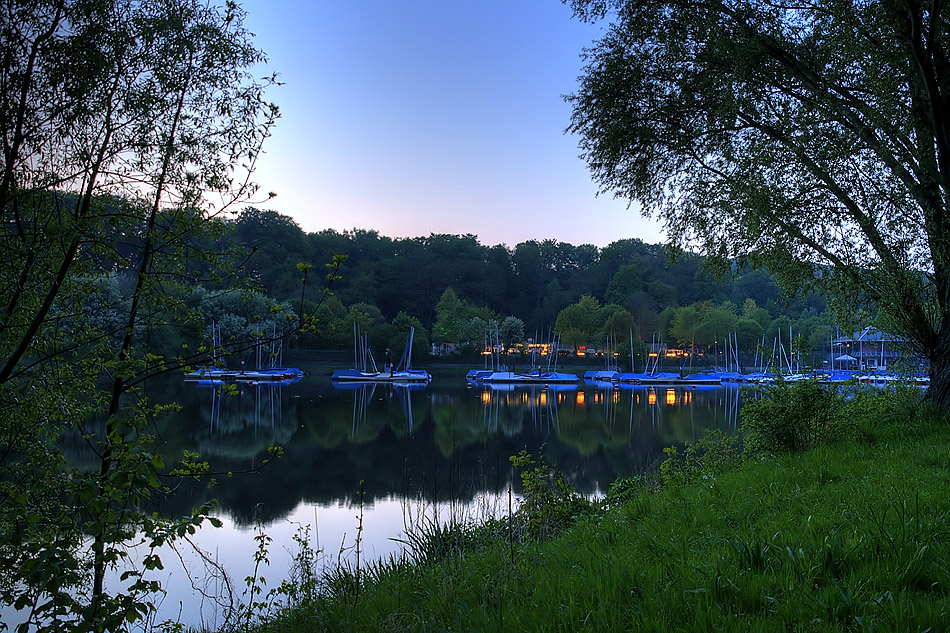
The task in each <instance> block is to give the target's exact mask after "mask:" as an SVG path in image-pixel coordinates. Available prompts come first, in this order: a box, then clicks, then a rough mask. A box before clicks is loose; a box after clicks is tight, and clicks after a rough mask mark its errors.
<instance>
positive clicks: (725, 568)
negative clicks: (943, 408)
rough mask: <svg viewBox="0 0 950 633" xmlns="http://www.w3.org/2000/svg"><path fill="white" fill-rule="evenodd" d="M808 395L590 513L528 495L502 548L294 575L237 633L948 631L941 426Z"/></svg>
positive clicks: (867, 397) (922, 409)
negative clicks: (286, 596) (275, 607)
mask: <svg viewBox="0 0 950 633" xmlns="http://www.w3.org/2000/svg"><path fill="white" fill-rule="evenodd" d="M814 389H817V387H805V388H797V387H786V386H783V387H782V388H781V390H779V391H777V392H776V393H775V394H772V395H771V396H769V397H767V398H766V399H765V400H764V401H762V403H761V404H759V405H756V406H757V407H758V409H755V408H753V409H751V410H750V411H748V412H745V411H744V419H745V422H744V426H743V435H744V440H743V442H742V446H741V454H740V453H739V452H737V448H739V447H737V445H736V442H735V441H734V440H733V439H732V438H722V437H718V438H711V439H710V441H709V442H708V443H703V442H700V443H698V445H697V446H693V447H688V448H687V450H686V451H685V454H681V455H674V456H673V457H672V458H671V460H670V461H668V462H667V463H666V464H665V465H664V468H663V469H662V472H661V473H660V474H659V475H657V476H656V477H652V478H651V477H645V478H642V479H638V480H632V481H626V482H620V483H619V484H618V485H617V486H616V488H615V489H614V490H613V493H612V494H611V495H608V500H607V502H606V503H600V504H594V505H592V506H591V505H589V504H585V503H581V504H577V503H576V501H577V500H576V499H574V498H573V497H571V496H570V493H569V491H567V492H566V491H564V490H563V489H559V488H558V479H557V477H554V478H553V479H552V478H550V477H544V478H536V479H535V480H534V481H531V480H530V479H529V480H526V486H527V487H528V488H529V489H531V486H535V488H534V490H535V492H537V493H538V495H537V497H536V498H535V499H534V500H535V501H537V503H536V504H535V507H534V508H533V509H531V510H524V509H523V513H524V512H528V513H529V514H530V513H533V514H531V516H523V515H522V516H519V517H518V522H517V523H518V525H519V528H518V533H517V535H515V531H514V528H513V525H514V523H515V522H514V521H512V522H509V521H507V520H505V519H502V520H499V521H497V522H493V523H492V524H490V525H488V526H482V527H478V526H450V527H433V526H430V527H429V528H428V531H427V533H426V534H425V536H426V537H427V539H428V540H427V541H426V543H427V544H426V545H425V546H423V545H420V546H419V547H418V548H417V550H416V556H415V561H414V562H409V561H406V562H392V563H389V564H380V565H376V566H373V567H371V568H370V569H367V570H362V571H360V572H359V573H357V572H356V571H355V570H349V571H347V570H337V572H336V573H334V574H331V575H330V576H326V577H319V578H317V577H313V576H308V575H307V574H304V575H303V577H302V579H301V581H300V582H301V584H299V585H298V586H297V587H296V588H295V591H294V592H293V593H292V600H291V601H292V603H293V604H292V606H291V607H289V608H287V609H285V610H282V611H280V612H279V613H275V614H270V615H268V616H267V618H266V620H265V621H263V622H259V623H258V624H257V625H256V626H254V627H251V628H254V629H255V630H258V631H261V632H291V631H334V632H337V631H354V632H355V631H360V632H367V631H386V632H394V631H717V632H722V631H737V632H738V631H742V632H746V631H943V630H947V627H950V595H948V589H950V523H948V517H950V494H948V491H950V450H948V448H950V426H948V425H947V423H946V421H945V419H943V418H942V417H941V416H938V415H937V414H936V413H934V412H933V411H930V410H929V409H928V408H927V407H926V406H925V405H922V404H921V403H920V402H919V394H917V393H916V392H913V391H911V390H906V391H903V390H901V391H899V392H898V393H887V394H880V393H877V394H861V395H858V396H856V397H852V396H848V397H844V396H842V395H840V394H831V395H829V396H826V395H821V394H819V392H816V391H814ZM821 393H828V392H827V391H825V392H821ZM816 394H818V395H816ZM746 413H747V415H746ZM526 472H529V473H531V472H534V473H535V474H537V473H539V472H540V471H531V470H529V469H526ZM542 480H543V481H542ZM552 482H553V483H552ZM561 483H563V482H561ZM542 487H544V490H542V489H541V488H542ZM552 518H553V519H554V523H550V522H549V523H546V524H545V525H546V526H547V527H548V528H551V529H548V530H547V531H545V530H538V529H535V530H533V531H532V530H530V529H527V528H529V527H531V525H532V520H534V522H535V523H534V527H535V528H537V527H538V524H539V522H540V523H544V521H547V520H549V519H552ZM557 528H560V529H557ZM439 544H441V545H439ZM437 545H439V546H438V547H436V546H437Z"/></svg>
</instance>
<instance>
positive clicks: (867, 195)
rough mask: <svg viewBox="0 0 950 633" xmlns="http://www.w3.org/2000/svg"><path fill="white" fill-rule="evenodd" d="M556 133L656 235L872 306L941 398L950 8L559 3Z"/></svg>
mask: <svg viewBox="0 0 950 633" xmlns="http://www.w3.org/2000/svg"><path fill="white" fill-rule="evenodd" d="M571 4H572V6H573V8H574V11H575V14H576V15H577V16H578V17H580V18H581V19H583V20H589V21H595V20H600V19H603V18H604V17H606V15H607V13H608V11H609V12H610V13H611V19H612V23H611V25H610V26H609V28H608V30H607V31H606V34H605V35H604V37H603V38H602V39H600V40H599V41H598V42H596V43H595V44H594V46H593V47H592V48H591V49H589V51H588V52H587V53H586V67H585V70H584V76H583V77H582V78H581V83H580V87H579V89H578V91H577V92H576V93H575V94H573V95H571V96H570V97H569V101H570V102H571V104H572V106H573V117H572V123H571V126H570V131H571V132H574V133H577V134H578V135H579V136H580V137H581V142H580V143H581V148H582V151H583V154H584V157H585V159H586V161H587V163H588V165H589V167H590V169H591V170H592V172H593V176H594V178H595V180H596V181H597V182H598V183H599V185H600V188H601V189H602V191H604V192H612V193H614V194H616V195H618V196H622V197H624V198H627V199H630V200H637V201H641V202H642V203H643V205H644V210H645V212H646V213H648V214H653V213H655V214H657V215H658V216H659V217H660V218H662V219H663V220H664V222H665V224H666V228H667V234H668V236H669V238H670V240H671V241H672V242H673V243H675V244H677V245H680V246H690V247H693V248H695V249H698V250H699V251H701V252H702V253H704V254H706V255H710V256H715V257H717V258H719V259H720V260H727V259H735V258H740V259H741V258H751V259H752V260H754V261H760V262H764V263H767V264H768V265H769V267H770V268H771V269H772V271H774V272H775V274H776V275H777V277H778V278H779V281H780V282H781V283H782V284H783V285H785V286H786V287H789V288H793V289H798V290H803V289H812V288H814V289H818V290H820V291H822V292H823V293H824V294H825V296H827V297H828V298H829V299H831V300H833V303H834V304H833V307H835V308H836V309H837V310H839V311H840V310H841V309H842V307H843V306H845V305H848V304H852V303H855V302H858V303H873V304H875V305H876V307H877V309H878V310H879V311H880V312H881V314H882V316H883V317H884V319H885V321H886V322H887V323H888V326H889V328H890V329H893V330H894V331H895V333H898V334H902V335H904V336H906V337H907V338H908V339H909V340H910V341H911V342H912V343H913V345H914V346H915V347H916V349H917V350H918V351H919V352H920V353H921V354H922V355H923V356H924V357H926V358H927V359H928V360H929V361H930V377H931V383H930V390H929V394H930V397H931V398H932V399H933V400H934V402H935V403H936V404H937V405H938V406H939V407H940V408H941V409H942V410H947V409H950V81H948V80H947V77H950V58H948V56H947V50H948V38H950V30H948V24H950V5H947V4H944V3H918V2H911V1H909V0H907V1H898V2H870V3H862V2H853V1H852V2H838V1H833V0H815V1H814V2H807V3H797V4H794V5H783V4H772V3H760V2H754V1H751V0H726V1H725V2H716V3H712V2H700V1H695V0H673V1H669V2H663V1H652V0H638V1H634V0H606V1H604V2H587V1H584V0H573V1H572V3H571Z"/></svg>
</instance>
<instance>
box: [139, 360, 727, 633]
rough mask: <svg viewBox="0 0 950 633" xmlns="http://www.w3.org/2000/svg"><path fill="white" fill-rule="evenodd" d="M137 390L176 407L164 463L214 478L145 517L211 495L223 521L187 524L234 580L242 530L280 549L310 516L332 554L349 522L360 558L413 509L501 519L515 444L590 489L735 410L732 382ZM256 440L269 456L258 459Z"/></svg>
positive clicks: (396, 533) (239, 572)
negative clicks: (358, 533)
mask: <svg viewBox="0 0 950 633" xmlns="http://www.w3.org/2000/svg"><path fill="white" fill-rule="evenodd" d="M152 388H154V389H157V391H156V392H153V393H152V394H151V396H152V398H153V400H155V401H157V402H158V401H161V402H171V401H177V402H179V403H180V404H181V405H182V408H181V410H180V411H179V412H178V413H177V414H175V415H174V416H170V417H168V418H166V419H164V420H162V421H161V422H159V423H158V425H157V427H156V433H157V435H158V437H160V438H161V440H162V442H163V447H162V452H163V456H164V457H165V461H166V463H173V462H174V461H175V460H176V459H177V458H178V457H180V456H181V454H182V451H183V450H190V451H195V450H197V451H198V452H199V453H200V454H201V455H202V457H203V458H204V459H206V460H207V461H208V462H209V466H210V468H211V470H212V471H213V472H215V473H219V474H218V476H217V480H218V481H217V485H216V486H215V487H214V488H213V489H212V490H211V491H209V490H208V489H207V487H206V486H205V484H204V483H203V482H187V483H186V484H184V485H182V486H181V487H180V488H179V490H178V491H177V493H176V494H175V495H174V496H170V497H169V498H167V499H166V500H164V501H163V503H162V507H161V508H160V510H161V511H162V512H165V513H167V514H170V515H180V514H182V513H186V512H188V510H190V508H191V507H193V506H194V505H197V504H198V503H201V502H203V501H205V500H206V499H207V498H208V497H209V496H211V495H213V496H214V497H216V498H217V499H218V501H219V504H220V505H219V508H220V513H221V516H222V517H223V518H224V522H225V525H226V527H225V528H223V529H221V530H211V531H208V530H202V531H201V534H200V542H199V544H200V545H201V547H203V548H204V549H205V550H206V551H208V552H212V553H213V554H214V558H215V559H216V560H217V559H218V556H220V557H221V562H222V563H223V564H224V566H225V567H226V568H227V569H229V570H230V571H231V572H232V575H233V577H235V578H242V577H244V575H246V573H247V572H248V571H249V570H247V569H246V566H247V564H248V563H249V562H250V561H251V560H252V554H251V552H253V546H254V542H253V534H254V531H253V529H252V528H253V526H255V525H257V524H262V525H263V526H264V529H265V530H267V531H268V533H270V534H271V535H272V536H274V537H275V543H279V544H280V545H279V546H275V551H276V550H277V549H281V548H287V547H289V546H290V536H288V535H287V533H292V530H291V529H290V526H291V524H290V522H291V521H293V522H299V523H307V524H311V525H312V526H313V527H314V535H315V539H316V545H317V546H319V547H320V548H323V547H326V551H328V552H335V551H337V550H338V549H339V547H340V544H341V543H342V542H345V541H346V540H347V539H350V540H352V538H353V534H354V531H355V526H356V524H357V520H356V518H355V517H356V516H357V515H360V516H361V517H362V519H361V522H362V524H363V525H365V526H366V528H367V529H366V532H365V533H364V534H363V545H364V547H365V548H366V550H365V551H366V552H376V553H378V554H379V555H380V556H385V555H388V553H390V552H392V551H394V550H395V549H397V548H398V545H397V544H396V543H395V541H393V540H392V539H396V538H401V537H403V533H404V530H405V527H406V522H407V520H408V521H411V520H412V517H413V516H414V517H417V518H418V517H419V516H429V517H430V518H431V517H432V516H435V515H438V513H442V515H441V516H442V517H445V516H448V515H449V514H453V513H462V514H463V515H465V516H476V515H478V513H479V511H481V510H483V509H484V508H490V510H489V512H496V513H500V512H506V511H507V493H508V489H509V486H511V488H512V489H513V491H514V493H515V494H517V493H518V491H519V488H520V479H519V477H518V475H517V473H515V472H513V471H512V467H511V465H510V462H509V459H508V458H509V457H510V456H511V455H514V454H516V453H518V452H519V451H520V450H528V451H530V452H532V453H534V454H538V453H543V454H544V457H545V460H546V461H547V462H548V463H550V464H552V465H555V466H556V467H558V468H559V469H560V470H561V471H562V472H564V473H565V474H566V475H567V476H568V477H569V478H570V480H571V481H572V483H573V485H574V486H575V488H576V489H577V490H579V491H580V492H583V493H587V494H596V493H598V492H599V491H603V490H605V489H606V487H607V486H608V485H609V483H610V482H611V481H613V480H615V479H617V478H619V477H625V476H630V475H634V474H640V473H642V472H644V471H646V470H649V469H652V468H656V467H657V465H658V464H659V462H660V461H662V459H664V458H665V455H664V454H663V449H664V448H665V447H667V446H671V445H682V444H683V443H684V442H686V441H689V440H694V439H696V438H698V437H699V436H700V435H701V434H702V432H703V431H704V429H706V428H718V429H722V430H724V431H726V432H731V431H732V430H733V429H734V428H735V426H736V424H737V416H738V410H739V405H740V398H739V391H738V390H737V389H736V388H735V387H725V386H724V387H714V388H705V387H696V388H690V387H658V386H651V387H638V386H633V385H622V386H619V387H617V386H614V385H612V384H609V383H596V382H592V383H586V384H581V385H570V386H558V387H555V388H551V387H548V388H543V387H539V386H534V387H530V386H520V387H518V386H514V385H507V386H500V385H495V386H486V387H477V386H470V385H467V384H466V383H465V381H464V379H463V378H462V377H461V376H459V377H457V378H441V379H440V378H437V379H436V380H434V381H433V382H431V383H429V385H427V386H422V387H421V388H406V387H405V386H402V385H389V384H376V385H374V384H363V385H351V386H349V387H344V388H340V387H337V388H334V386H333V385H331V383H330V381H329V379H328V377H326V376H322V377H321V376H308V377H306V378H304V380H302V381H300V382H298V383H296V384H292V385H289V386H273V385H266V384H260V385H251V384H245V385H238V386H237V388H236V390H234V391H233V393H232V392H230V391H229V390H227V389H222V388H220V386H218V387H217V388H215V387H214V386H195V385H191V384H188V385H184V387H183V385H182V384H181V383H180V382H177V381H175V382H169V383H167V384H165V385H155V386H154V387H152ZM271 446H280V447H282V450H283V456H282V457H280V458H279V459H277V460H273V461H271V462H269V463H266V465H265V462H267V460H269V458H270V457H271V453H270V452H269V450H268V448H269V447H271ZM361 489H362V491H363V494H362V496H361V495H360V490H361ZM361 500H362V502H363V506H362V507H361V506H360V501H361ZM407 516H409V519H407V518H406V517H407ZM282 535H283V536H282ZM285 571H286V569H285V568H284V567H283V566H281V567H280V568H279V569H278V568H275V569H274V571H273V572H271V573H270V574H269V576H270V575H274V574H282V573H284V572H285ZM177 599H180V600H182V601H183V602H184V603H185V610H184V613H185V614H186V615H184V616H183V617H184V619H185V621H186V622H187V623H189V624H192V625H196V624H198V623H199V622H198V621H197V620H196V618H197V617H198V616H193V615H187V614H188V613H189V610H190V609H191V610H194V605H191V604H188V603H189V601H191V602H195V601H196V600H198V599H197V598H195V597H194V596H193V595H190V596H189V595H186V594H183V595H182V597H181V598H177ZM169 600H172V598H169ZM173 603H174V604H177V602H175V601H174V600H173ZM170 604H171V603H170ZM196 604H197V603H196Z"/></svg>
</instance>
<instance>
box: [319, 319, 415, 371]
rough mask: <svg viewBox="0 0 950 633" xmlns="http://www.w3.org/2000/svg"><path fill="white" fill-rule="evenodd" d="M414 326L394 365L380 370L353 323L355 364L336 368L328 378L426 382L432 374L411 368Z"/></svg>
mask: <svg viewBox="0 0 950 633" xmlns="http://www.w3.org/2000/svg"><path fill="white" fill-rule="evenodd" d="M414 335H415V328H410V330H409V340H408V341H407V342H406V349H405V350H404V351H403V353H402V358H401V359H400V360H399V363H398V364H397V365H396V367H395V368H394V367H391V366H388V367H386V368H385V369H384V370H383V371H380V370H379V368H378V367H377V366H376V360H375V359H374V358H373V353H372V352H371V351H370V349H369V343H368V341H367V339H366V335H365V334H364V335H362V336H360V333H359V328H358V327H357V326H356V324H355V323H354V324H353V339H354V340H353V345H354V355H355V357H356V366H355V367H353V368H351V369H338V370H337V371H335V372H333V375H332V376H330V380H332V381H339V382H399V383H423V384H425V383H428V382H429V381H430V380H432V376H431V375H430V374H429V372H427V371H426V370H424V369H412V342H413V338H414Z"/></svg>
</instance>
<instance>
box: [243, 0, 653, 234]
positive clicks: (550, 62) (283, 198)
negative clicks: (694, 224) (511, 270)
mask: <svg viewBox="0 0 950 633" xmlns="http://www.w3.org/2000/svg"><path fill="white" fill-rule="evenodd" d="M242 5H243V6H244V7H245V9H246V10H247V12H248V14H249V15H248V19H247V22H246V24H247V26H248V28H249V30H251V31H252V32H254V33H255V34H256V35H257V38H256V42H257V45H258V46H259V47H260V48H262V49H264V50H265V51H266V52H267V53H268V56H269V58H270V63H269V65H268V70H269V71H271V72H273V71H277V72H279V73H280V75H281V80H282V81H283V82H285V85H284V86H282V87H280V88H276V89H274V90H273V91H272V93H271V94H270V97H271V99H272V100H274V101H275V102H277V103H278V105H279V106H280V107H281V112H282V118H281V120H280V121H279V122H278V124H277V128H276V130H275V132H274V136H273V138H271V139H269V143H268V144H267V145H266V147H265V150H266V152H267V155H266V156H265V157H264V159H263V160H262V162H261V164H260V167H259V171H258V174H257V178H256V180H257V181H258V182H259V183H260V185H261V187H262V188H263V190H264V191H275V192H276V193H277V194H278V197H277V198H275V199H274V200H272V201H270V202H268V203H266V204H265V205H263V207H264V208H271V209H274V210H276V211H279V212H281V213H283V214H286V215H289V216H292V217H293V218H294V219H295V220H296V221H297V223H298V224H300V226H301V227H302V228H303V229H304V230H305V231H309V232H312V231H318V230H321V229H325V228H333V229H336V230H346V229H352V228H360V229H376V230H378V231H379V232H380V233H381V234H383V235H387V236H391V237H416V236H425V235H428V234H429V233H456V234H461V233H472V234H475V235H477V236H478V237H479V239H480V241H481V242H482V243H483V244H489V245H494V244H499V243H504V244H507V245H509V246H514V245H515V244H517V243H518V242H522V241H525V240H528V239H539V240H540V239H547V238H553V239H556V240H559V241H563V242H570V243H572V244H585V243H590V244H596V245H598V246H605V245H607V244H609V243H610V242H613V241H615V240H618V239H623V238H630V237H637V238H640V239H643V240H644V241H647V242H659V241H661V239H662V237H661V234H660V232H659V226H658V224H657V223H655V222H653V221H649V220H644V219H643V218H641V217H640V214H639V213H638V212H637V211H636V210H633V209H631V210H628V209H627V205H626V202H625V201H621V200H614V199H613V198H612V197H610V196H601V197H600V198H595V195H594V194H595V192H596V186H595V185H594V183H593V182H591V179H590V175H589V173H588V171H587V168H586V166H585V165H584V163H583V161H581V159H580V158H578V154H579V150H578V148H577V140H576V139H575V138H573V137H571V136H568V135H566V134H564V129H565V128H566V127H567V126H568V124H569V123H570V107H569V105H568V104H567V103H566V102H565V101H564V99H563V95H565V94H567V93H570V92H572V91H574V89H575V86H576V80H577V76H578V75H579V74H580V71H581V64H582V62H581V59H580V53H581V50H582V49H583V47H584V46H586V45H589V44H590V43H591V42H592V41H593V40H594V38H595V37H597V35H598V34H599V32H600V30H599V27H594V26H590V25H585V24H582V23H580V22H578V21H576V20H574V19H572V18H571V11H570V8H569V7H566V6H564V5H563V4H561V3H560V2H559V1H558V0H524V1H511V0H509V1H503V0H404V1H396V0H316V1H314V2H304V1H296V0H293V1H292V0H266V1H265V0H246V1H244V2H242Z"/></svg>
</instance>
